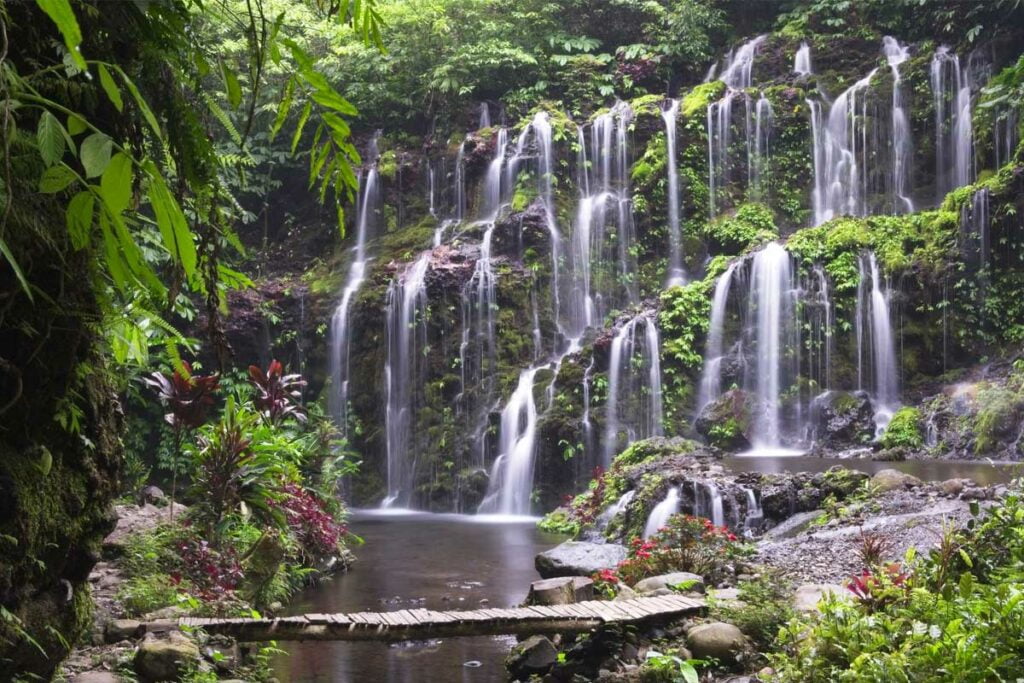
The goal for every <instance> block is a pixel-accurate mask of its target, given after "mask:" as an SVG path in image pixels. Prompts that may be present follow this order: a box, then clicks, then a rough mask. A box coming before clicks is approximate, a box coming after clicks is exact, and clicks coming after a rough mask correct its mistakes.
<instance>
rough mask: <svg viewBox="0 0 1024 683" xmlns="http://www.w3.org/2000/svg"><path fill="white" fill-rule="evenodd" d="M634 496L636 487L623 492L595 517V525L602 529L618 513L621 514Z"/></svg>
mask: <svg viewBox="0 0 1024 683" xmlns="http://www.w3.org/2000/svg"><path fill="white" fill-rule="evenodd" d="M634 496H636V489H630V490H628V491H626V492H625V493H623V494H622V495H621V496H620V497H619V499H618V500H617V501H615V502H614V503H612V504H611V505H609V506H608V509H606V510H604V511H603V512H602V513H601V514H600V515H598V517H597V524H596V525H595V526H597V527H598V528H599V529H603V528H604V527H606V526H608V524H609V523H610V522H611V521H612V520H613V519H615V518H616V517H617V516H618V515H620V514H622V512H623V511H625V509H626V508H627V507H628V506H629V504H630V503H631V502H632V501H633V498H634Z"/></svg>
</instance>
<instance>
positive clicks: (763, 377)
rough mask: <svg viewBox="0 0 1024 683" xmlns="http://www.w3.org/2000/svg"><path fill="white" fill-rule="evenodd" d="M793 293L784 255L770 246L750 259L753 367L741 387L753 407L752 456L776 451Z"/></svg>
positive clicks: (794, 331)
mask: <svg viewBox="0 0 1024 683" xmlns="http://www.w3.org/2000/svg"><path fill="white" fill-rule="evenodd" d="M794 293H795V288H794V286H793V274H792V270H791V267H790V256H789V253H788V252H787V251H786V250H785V249H784V248H783V247H782V245H780V244H778V243H776V242H772V243H770V244H768V245H767V246H765V247H764V249H762V250H760V251H759V252H757V253H756V254H755V255H754V258H753V261H752V265H751V277H750V319H751V320H753V321H755V323H754V327H753V332H754V335H753V342H754V345H755V363H754V366H753V367H751V368H750V369H749V370H750V371H751V372H752V373H753V376H752V377H748V379H747V382H746V383H747V385H748V386H753V387H754V391H755V393H756V396H757V401H758V405H759V413H758V416H757V420H756V423H755V424H756V433H757V436H756V437H755V439H754V444H753V445H754V449H755V450H772V449H778V448H779V447H780V446H781V445H782V417H781V416H782V405H781V404H782V391H783V389H785V388H786V387H785V386H784V385H783V380H784V379H786V380H788V379H790V378H789V377H786V375H787V374H788V375H792V374H795V373H794V372H792V371H790V372H789V373H786V372H784V371H785V370H787V368H784V360H785V354H786V351H787V349H795V348H797V346H798V344H796V343H794V342H795V341H796V340H795V339H794V336H795V334H797V332H798V330H797V327H798V326H797V325H796V306H795V303H796V302H795V301H794Z"/></svg>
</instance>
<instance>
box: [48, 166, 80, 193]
mask: <svg viewBox="0 0 1024 683" xmlns="http://www.w3.org/2000/svg"><path fill="white" fill-rule="evenodd" d="M77 177H78V176H76V175H75V172H74V171H72V170H71V169H70V168H68V167H67V166H65V165H64V164H58V165H57V166H51V167H50V168H48V169H46V171H45V172H43V177H42V178H40V179H39V191H40V192H44V193H46V194H54V193H56V192H60V191H61V190H63V189H64V188H65V187H67V186H68V185H70V184H71V183H73V182H75V179H76V178H77Z"/></svg>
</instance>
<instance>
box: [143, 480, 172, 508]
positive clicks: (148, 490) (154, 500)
mask: <svg viewBox="0 0 1024 683" xmlns="http://www.w3.org/2000/svg"><path fill="white" fill-rule="evenodd" d="M139 498H140V499H141V500H142V503H143V505H156V506H157V507H164V506H166V505H167V503H168V502H169V501H168V500H167V496H166V495H165V494H164V492H163V490H162V489H161V488H160V487H159V486H153V485H152V484H150V485H149V486H143V487H142V490H141V491H139Z"/></svg>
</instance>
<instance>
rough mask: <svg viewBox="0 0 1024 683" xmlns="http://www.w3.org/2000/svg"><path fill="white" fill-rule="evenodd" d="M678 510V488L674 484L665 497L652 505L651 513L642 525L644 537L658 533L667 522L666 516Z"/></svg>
mask: <svg viewBox="0 0 1024 683" xmlns="http://www.w3.org/2000/svg"><path fill="white" fill-rule="evenodd" d="M677 512H679V489H678V488H677V487H675V486H673V487H672V488H670V489H669V490H668V493H667V494H666V495H665V498H664V499H663V500H662V501H661V502H660V503H658V504H657V505H655V506H654V509H653V510H651V514H650V515H648V517H647V523H646V524H645V525H644V538H650V537H651V536H654V535H655V534H656V533H658V530H659V529H661V528H662V527H663V526H665V525H666V524H667V523H668V518H669V517H671V516H672V515H674V514H676V513H677Z"/></svg>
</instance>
